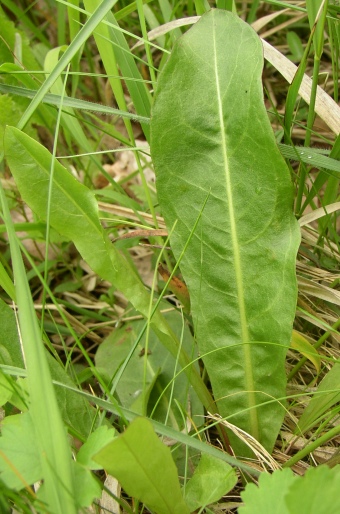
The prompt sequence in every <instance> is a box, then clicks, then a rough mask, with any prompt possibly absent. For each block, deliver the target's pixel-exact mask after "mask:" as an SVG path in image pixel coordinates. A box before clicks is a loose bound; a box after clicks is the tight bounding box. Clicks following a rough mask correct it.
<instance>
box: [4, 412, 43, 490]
mask: <svg viewBox="0 0 340 514" xmlns="http://www.w3.org/2000/svg"><path fill="white" fill-rule="evenodd" d="M0 473H1V475H0V477H1V480H2V481H3V482H4V483H5V484H6V485H7V486H8V487H10V488H11V489H15V490H17V491H20V490H21V489H23V488H24V487H26V486H27V485H31V484H33V483H34V482H37V481H38V480H41V478H42V474H43V472H42V467H41V464H40V455H39V450H38V448H37V435H36V432H35V429H34V426H33V423H32V419H31V416H30V414H29V413H28V412H25V413H24V414H17V415H15V416H8V417H7V418H5V420H4V421H3V422H2V435H1V437H0Z"/></svg>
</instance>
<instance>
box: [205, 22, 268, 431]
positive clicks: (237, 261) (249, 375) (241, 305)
mask: <svg viewBox="0 0 340 514" xmlns="http://www.w3.org/2000/svg"><path fill="white" fill-rule="evenodd" d="M213 43H214V70H215V81H216V98H217V105H218V117H219V122H220V134H221V150H222V154H223V163H224V172H225V183H226V193H227V203H228V214H229V221H230V233H231V240H232V251H233V256H234V266H235V279H236V288H237V300H238V310H239V315H240V325H241V339H242V341H241V342H242V343H243V344H242V346H241V348H242V350H243V355H244V362H245V368H244V369H245V385H246V393H247V395H248V404H249V407H252V408H250V409H249V411H248V412H249V417H250V423H251V427H252V433H251V435H252V436H253V437H255V438H256V439H257V440H258V439H259V429H258V416H257V409H256V401H255V387H254V376H253V367H252V358H251V351H250V348H251V345H250V344H248V343H249V342H250V338H249V331H248V323H247V316H246V306H245V297H244V286H243V282H244V281H243V273H242V266H241V258H240V248H239V243H238V235H237V226H236V219H235V211H234V204H233V195H232V184H231V177H230V168H229V162H228V154H227V141H226V126H225V123H224V119H223V104H222V94H221V87H220V79H219V72H218V65H217V50H216V30H215V27H213Z"/></svg>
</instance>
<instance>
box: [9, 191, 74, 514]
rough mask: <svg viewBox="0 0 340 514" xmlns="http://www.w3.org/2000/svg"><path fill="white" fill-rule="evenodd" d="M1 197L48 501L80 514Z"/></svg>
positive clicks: (59, 510) (60, 512) (59, 513)
mask: <svg viewBox="0 0 340 514" xmlns="http://www.w3.org/2000/svg"><path fill="white" fill-rule="evenodd" d="M0 197H1V203H2V211H3V217H4V221H5V224H6V226H7V231H8V237H9V241H10V248H11V257H12V265H13V272H14V277H15V284H16V298H17V306H18V317H19V325H20V332H21V340H22V347H23V352H24V358H25V363H26V370H27V377H28V384H29V394H30V407H29V410H30V413H31V417H32V421H33V424H34V427H35V431H36V435H37V443H38V445H39V450H40V452H39V453H40V462H41V466H42V469H43V476H44V487H45V492H46V498H47V502H48V505H49V510H50V512H53V513H55V514H64V513H65V512H67V513H70V514H72V513H74V514H76V512H77V509H76V506H75V502H74V491H73V473H72V469H71V451H70V448H69V445H68V441H67V438H66V431H65V429H64V426H63V423H62V419H61V416H60V413H59V408H58V404H57V401H56V396H55V393H54V390H53V385H52V380H51V375H50V371H49V368H48V364H47V361H46V355H45V350H44V347H43V342H42V340H41V334H40V329H39V325H38V320H37V317H36V313H35V310H34V305H33V300H32V297H31V293H30V289H29V285H28V281H27V277H26V272H25V267H24V264H23V261H22V257H21V253H20V249H19V244H18V241H17V238H16V235H15V232H14V228H13V224H12V220H11V216H10V212H9V209H8V205H7V200H6V197H5V194H4V191H3V189H2V187H0Z"/></svg>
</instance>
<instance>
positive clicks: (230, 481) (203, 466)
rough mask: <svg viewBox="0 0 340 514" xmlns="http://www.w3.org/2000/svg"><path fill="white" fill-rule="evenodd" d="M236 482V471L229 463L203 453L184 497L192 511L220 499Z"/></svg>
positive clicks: (186, 487)
mask: <svg viewBox="0 0 340 514" xmlns="http://www.w3.org/2000/svg"><path fill="white" fill-rule="evenodd" d="M236 483H237V475H236V472H235V470H234V469H233V468H232V467H231V466H229V464H227V463H226V462H223V461H221V460H219V459H216V458H215V457H211V456H210V455H207V454H203V455H202V457H201V460H200V462H199V464H198V466H197V468H196V469H195V473H194V474H193V476H192V478H191V479H190V480H189V482H188V483H187V484H186V486H185V493H184V498H185V501H186V503H187V504H188V507H189V509H190V512H192V511H194V510H196V509H199V508H200V507H205V506H206V505H210V503H214V502H216V501H218V500H219V499H220V498H221V497H222V496H223V495H225V494H227V493H228V492H229V491H230V490H231V489H232V488H233V487H234V486H235V485H236Z"/></svg>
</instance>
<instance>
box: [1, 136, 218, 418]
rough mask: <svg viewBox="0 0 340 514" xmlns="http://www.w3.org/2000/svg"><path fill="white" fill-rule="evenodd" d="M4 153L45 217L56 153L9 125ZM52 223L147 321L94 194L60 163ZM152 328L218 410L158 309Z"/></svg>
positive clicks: (139, 290) (144, 301)
mask: <svg viewBox="0 0 340 514" xmlns="http://www.w3.org/2000/svg"><path fill="white" fill-rule="evenodd" d="M5 152H6V158H7V161H8V164H9V166H10V168H11V172H12V174H13V176H14V178H15V181H16V184H17V186H18V188H19V191H20V193H21V195H22V197H23V199H24V200H25V201H26V202H27V204H28V205H29V206H30V207H31V209H32V210H33V211H34V212H35V213H36V214H38V215H39V216H40V217H41V218H43V219H46V213H47V199H48V194H49V193H48V191H49V183H50V176H51V167H52V159H53V158H52V155H51V154H50V153H49V152H48V150H47V149H46V148H44V147H43V146H42V145H40V144H39V143H37V142H36V141H34V139H32V138H30V137H29V136H27V135H26V134H25V133H23V132H21V131H20V130H18V129H17V128H14V127H7V128H6V135H5ZM50 224H51V226H52V227H53V228H54V229H55V230H57V231H58V232H59V233H60V234H62V235H63V236H66V237H67V238H69V239H70V240H72V241H73V242H74V244H75V245H76V247H77V249H78V251H79V252H80V254H81V255H82V257H83V258H84V259H85V260H86V261H87V263H88V264H89V266H90V267H91V268H92V269H93V271H95V272H96V273H97V274H98V275H99V276H100V277H101V278H103V279H105V280H108V281H109V282H111V283H112V284H114V285H115V287H117V289H119V290H120V291H122V292H123V293H124V294H125V296H126V297H127V298H128V299H129V300H130V301H131V303H132V304H133V306H134V307H135V308H136V309H137V310H138V311H139V312H141V313H142V314H143V315H144V316H145V317H148V316H149V315H150V295H149V293H148V292H147V290H146V289H145V287H144V284H143V283H142V282H141V280H140V278H139V277H138V276H137V274H136V273H135V271H134V270H133V268H132V267H131V266H130V264H129V262H128V260H127V259H126V258H125V257H124V255H122V254H121V253H120V252H119V251H118V250H116V248H115V247H114V245H113V244H112V243H111V241H110V239H109V238H108V236H107V234H106V233H105V231H104V229H103V228H102V226H101V224H100V221H99V215H98V205H97V203H96V200H95V197H94V194H93V192H92V191H90V190H89V189H88V188H87V187H85V186H84V185H82V184H80V183H79V182H78V181H77V180H76V179H75V178H74V177H72V176H71V175H70V174H69V173H68V171H67V170H66V169H65V168H64V167H63V166H62V165H61V164H60V163H59V162H58V161H55V163H54V174H53V188H52V195H51V210H50ZM150 324H151V327H152V328H153V330H154V331H155V333H156V334H157V336H158V337H159V339H160V341H162V343H163V345H164V346H165V347H166V348H167V350H168V351H169V352H170V353H171V354H172V355H173V356H174V357H176V358H177V356H178V359H179V363H180V365H181V366H182V367H183V368H185V372H186V373H187V374H188V376H190V381H191V383H192V385H193V387H194V388H195V391H196V393H197V395H198V396H199V398H200V400H201V402H202V403H203V405H205V407H207V408H210V409H213V408H214V406H213V402H212V399H211V396H210V394H209V392H208V390H207V388H206V387H205V385H204V383H203V381H202V379H201V377H200V376H199V374H198V372H197V371H196V369H194V368H192V367H191V366H190V362H191V361H190V358H189V356H188V355H187V354H186V352H184V350H183V349H181V348H180V345H179V341H178V339H177V338H176V336H175V335H174V333H173V331H172V330H171V329H170V327H169V325H168V324H167V322H166V321H165V319H164V318H163V316H162V315H161V313H160V312H159V311H156V312H155V314H154V316H153V318H152V320H151V322H150Z"/></svg>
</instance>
